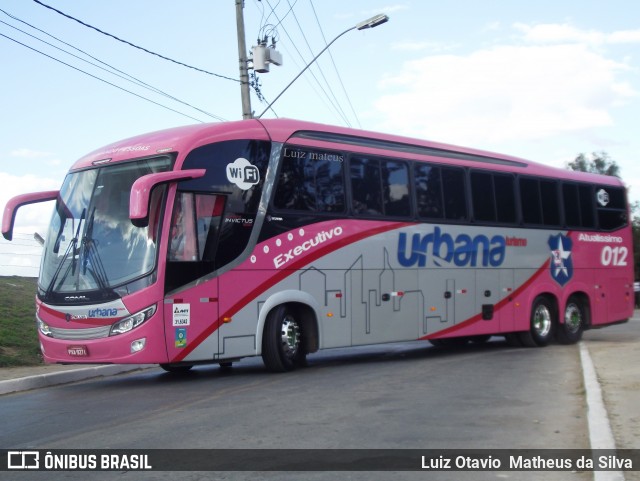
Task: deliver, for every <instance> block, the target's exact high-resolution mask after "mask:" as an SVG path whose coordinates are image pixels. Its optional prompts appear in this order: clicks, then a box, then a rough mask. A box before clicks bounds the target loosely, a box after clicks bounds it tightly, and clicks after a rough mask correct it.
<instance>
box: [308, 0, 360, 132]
mask: <svg viewBox="0 0 640 481" xmlns="http://www.w3.org/2000/svg"><path fill="white" fill-rule="evenodd" d="M309 4H311V10H313V16H314V17H316V22H317V23H318V28H319V29H320V33H321V34H322V39H323V40H324V44H325V45H327V38H326V37H325V36H324V30H323V29H322V24H321V23H320V19H319V18H318V14H317V13H316V9H315V7H314V6H313V0H309ZM328 53H329V57H330V58H331V63H332V64H333V69H334V70H335V71H336V75H337V77H338V81H339V82H340V86H341V87H342V92H343V93H344V96H345V98H346V99H347V103H348V104H349V107H350V108H351V112H352V113H353V116H354V117H355V119H356V122H358V126H359V127H360V128H362V124H361V123H360V119H359V118H358V114H357V113H356V111H355V109H354V108H353V104H352V103H351V99H350V98H349V94H348V93H347V89H346V88H345V86H344V83H343V82H342V76H341V75H340V71H339V70H338V67H337V66H336V62H335V60H334V59H333V54H332V53H331V49H329V52H328Z"/></svg>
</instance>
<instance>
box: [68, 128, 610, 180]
mask: <svg viewBox="0 0 640 481" xmlns="http://www.w3.org/2000/svg"><path fill="white" fill-rule="evenodd" d="M234 139H256V140H266V141H269V140H270V141H274V142H282V143H284V142H289V143H294V144H297V145H301V146H314V145H315V146H318V147H324V148H331V147H332V146H333V148H343V149H345V150H352V151H358V152H363V153H370V154H377V155H385V152H386V153H387V154H391V153H393V154H394V155H396V156H398V154H399V153H400V154H401V156H403V157H405V158H410V159H424V160H432V161H433V160H437V161H438V162H444V163H456V164H459V165H464V166H468V167H481V168H482V167H485V168H486V167H491V168H492V169H494V170H503V171H509V172H517V173H521V174H525V175H526V174H529V175H540V176H546V177H554V178H563V179H573V180H580V181H583V182H594V183H600V184H612V185H622V181H621V180H620V179H618V178H616V177H611V176H603V175H597V174H589V173H584V172H575V171H572V170H569V169H563V168H558V167H551V166H548V165H544V164H541V163H537V162H532V161H529V160H525V159H522V158H518V157H513V156H509V155H504V154H498V153H494V152H488V151H484V150H480V149H473V148H468V147H461V146H456V145H451V144H445V143H439V142H433V141H428V140H420V139H414V138H409V137H402V136H397V135H391V134H383V133H377V132H370V131H364V130H358V129H352V128H347V127H337V126H330V125H325V124H318V123H313V122H306V121H298V120H291V119H264V120H263V119H260V120H258V119H251V120H240V121H234V122H222V123H209V124H196V125H189V126H183V127H175V128H170V129H166V130H160V131H156V132H150V133H147V134H142V135H138V136H135V137H131V138H128V139H125V140H121V141H118V142H114V143H112V144H109V145H107V146H105V147H102V148H100V149H97V150H95V151H93V152H91V153H89V154H87V155H85V156H84V157H82V158H80V159H79V160H78V161H77V162H75V164H74V165H73V166H72V167H71V170H78V169H85V168H88V167H92V166H96V165H101V164H104V163H111V162H119V161H123V160H130V159H134V158H140V157H148V156H150V155H156V154H161V153H166V152H178V153H179V154H181V155H180V156H179V157H178V162H177V167H179V166H180V165H181V163H182V160H183V159H184V155H186V153H188V152H189V151H191V150H192V149H194V148H197V147H199V146H202V145H206V144H209V143H213V142H217V141H222V140H234ZM337 146H340V147H337Z"/></svg>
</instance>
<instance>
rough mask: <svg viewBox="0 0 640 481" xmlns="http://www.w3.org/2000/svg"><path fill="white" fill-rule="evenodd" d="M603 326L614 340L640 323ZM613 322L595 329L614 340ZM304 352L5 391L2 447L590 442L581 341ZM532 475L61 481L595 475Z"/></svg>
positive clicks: (561, 475)
mask: <svg viewBox="0 0 640 481" xmlns="http://www.w3.org/2000/svg"><path fill="white" fill-rule="evenodd" d="M609 329H611V331H610V332H611V333H612V334H610V335H609V337H611V336H613V342H615V339H628V337H629V335H630V333H631V332H635V331H637V323H629V324H627V325H623V326H615V327H612V328H609ZM634 329H635V330H634ZM614 330H615V331H614ZM627 330H628V333H627ZM607 331H608V330H607V329H604V330H602V331H594V332H593V333H588V336H591V338H595V340H596V342H597V340H598V339H602V338H603V334H604V335H605V336H604V341H603V342H607V339H609V338H608V337H607V336H606V333H607ZM600 333H603V334H600ZM594 336H595V337H594ZM589 342H591V341H589ZM605 355H606V353H605V351H601V352H598V356H605ZM309 361H310V362H309V367H307V368H305V369H301V370H298V371H295V372H292V373H287V374H271V373H268V372H266V371H265V369H264V367H263V365H262V362H261V360H260V359H259V358H258V359H247V360H244V361H242V362H240V363H238V364H236V365H234V367H233V368H232V369H231V370H227V371H225V370H221V369H220V368H218V367H217V366H216V367H199V368H196V369H194V370H193V372H190V373H188V374H187V375H182V376H179V375H174V374H168V373H164V372H163V371H160V370H159V369H158V370H155V369H154V370H147V371H142V372H136V373H133V374H127V375H121V376H114V377H109V378H99V379H94V380H90V381H86V382H80V383H75V384H68V385H63V386H56V387H51V388H46V389H40V390H35V391H28V392H23V393H16V394H10V395H5V396H2V397H0V414H1V417H2V429H1V430H0V448H7V449H29V448H38V449H78V448H96V449H101V448H109V449H118V448H127V449H131V448H135V449H145V448H188V449H198V448H207V449H209V448H281V449H285V450H286V449H291V448H336V449H346V448H364V449H376V448H381V449H382V448H417V449H425V450H426V449H439V448H449V449H475V448H491V449H500V448H585V449H586V448H589V437H588V428H587V421H586V414H585V396H584V386H583V379H582V369H581V366H580V354H579V349H578V346H560V345H551V346H548V347H546V348H537V349H526V348H512V347H508V346H507V345H506V344H505V343H504V342H503V341H502V339H501V338H493V339H492V341H491V342H489V343H487V344H485V345H482V346H470V347H467V348H464V349H457V350H452V349H441V348H435V347H431V346H430V345H429V344H428V343H423V342H413V343H403V344H400V343H398V344H387V345H384V346H375V347H364V348H353V349H336V350H329V351H325V352H322V353H319V354H315V355H312V356H310V358H309ZM3 474H4V475H7V474H11V475H12V476H11V477H6V476H5V477H4V478H3ZM18 474H19V476H16V475H18ZM524 474H525V475H524V476H523V473H522V472H504V471H503V472H483V473H478V472H473V473H469V472H451V473H448V472H432V473H424V472H404V473H371V472H342V473H339V476H338V477H336V473H327V472H324V473H323V472H318V473H268V472H266V473H247V472H223V473H202V472H182V473H179V475H178V476H177V475H176V474H175V473H174V474H171V473H164V472H149V473H135V472H117V473H114V472H110V473H106V472H105V473H79V472H76V473H73V472H64V473H56V478H55V479H83V480H84V479H127V480H128V479H145V480H146V479H158V480H160V479H188V480H194V481H195V480H205V479H225V480H226V479H229V480H236V479H247V480H249V479H251V480H254V479H292V480H293V479H296V480H297V479H308V480H316V479H338V478H340V479H358V480H360V479H362V480H365V479H367V480H369V479H473V480H478V479H553V480H563V479H571V480H583V479H584V480H587V479H589V480H590V479H592V473H586V472H577V473H575V472H535V473H524ZM390 475H392V476H390ZM427 475H428V476H427ZM50 476H51V473H44V472H41V473H0V479H50Z"/></svg>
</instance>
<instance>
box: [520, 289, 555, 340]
mask: <svg viewBox="0 0 640 481" xmlns="http://www.w3.org/2000/svg"><path fill="white" fill-rule="evenodd" d="M554 313H555V309H554V307H553V304H552V303H551V301H550V300H549V299H548V298H547V297H544V296H538V297H536V299H535V300H534V301H533V306H532V307H531V320H530V322H529V330H528V331H525V332H521V333H520V334H519V338H520V342H521V343H522V345H523V346H525V347H542V346H546V345H547V344H549V342H550V341H551V339H553V329H554V325H555V320H554Z"/></svg>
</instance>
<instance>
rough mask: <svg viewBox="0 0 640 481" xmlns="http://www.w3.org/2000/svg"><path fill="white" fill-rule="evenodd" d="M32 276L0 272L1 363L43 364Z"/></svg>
mask: <svg viewBox="0 0 640 481" xmlns="http://www.w3.org/2000/svg"><path fill="white" fill-rule="evenodd" d="M36 286H37V279H36V278H34V277H17V276H11V277H3V276H0V367H9V366H35V365H38V364H42V355H41V354H40V346H39V342H38V334H37V330H36V322H35V295H36Z"/></svg>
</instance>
